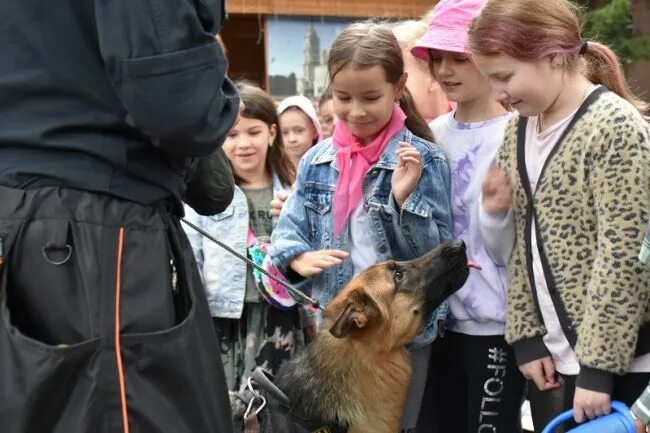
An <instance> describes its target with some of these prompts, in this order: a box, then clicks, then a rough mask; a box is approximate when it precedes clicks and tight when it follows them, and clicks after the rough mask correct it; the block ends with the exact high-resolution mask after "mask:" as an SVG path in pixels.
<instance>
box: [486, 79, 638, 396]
mask: <svg viewBox="0 0 650 433" xmlns="http://www.w3.org/2000/svg"><path fill="white" fill-rule="evenodd" d="M525 120H526V119H525V118H522V117H520V116H513V118H512V119H511V120H510V122H509V124H508V126H507V128H506V133H505V138H504V143H503V145H502V147H501V149H500V150H499V152H498V155H497V161H498V162H499V164H500V165H501V166H502V167H503V168H504V169H505V170H506V171H507V172H508V174H509V175H510V178H511V180H512V182H513V189H514V207H513V209H514V213H515V221H516V223H515V226H516V241H515V246H514V250H513V253H512V255H511V258H510V261H509V264H508V274H509V275H508V279H509V289H508V301H507V311H506V339H507V341H508V342H509V343H511V344H513V345H514V347H515V351H516V353H517V360H518V362H519V363H520V364H522V363H524V362H528V361H531V360H533V359H539V358H541V357H543V356H546V355H548V351H547V350H546V348H545V346H544V344H543V342H542V337H543V336H544V334H545V333H546V330H545V328H544V323H543V321H542V318H541V313H540V311H539V307H538V304H537V295H536V292H535V287H534V284H533V282H531V276H532V263H531V262H532V260H531V259H530V257H531V256H530V252H529V249H530V236H529V234H530V229H529V226H530V224H531V220H532V215H533V212H534V217H535V221H536V224H537V236H538V241H539V245H540V253H541V256H542V264H543V267H544V274H545V276H546V280H547V283H548V287H549V292H550V293H551V297H552V298H553V300H554V305H555V307H556V311H557V313H558V317H559V318H560V323H561V324H562V328H563V330H564V333H565V335H566V336H567V339H568V340H569V342H570V343H571V344H572V346H574V350H575V352H576V356H577V358H578V361H579V363H580V365H581V375H583V371H584V373H585V374H587V373H588V372H590V371H592V372H596V373H604V374H605V375H609V376H611V374H612V373H614V374H623V373H625V372H626V370H627V367H628V365H629V363H630V361H631V360H632V359H633V357H634V356H635V353H636V354H637V355H638V354H642V353H648V352H650V326H649V325H650V302H649V299H650V268H649V267H644V266H643V265H642V264H641V263H640V262H639V260H638V258H637V253H638V251H639V246H640V245H641V242H642V240H643V236H644V230H645V224H646V223H647V221H648V217H649V216H650V128H649V126H648V123H647V122H646V121H645V120H644V118H643V117H642V116H641V115H640V114H639V113H638V111H637V110H636V109H634V107H632V106H631V105H630V104H629V103H627V101H625V100H623V99H622V98H620V97H619V96H617V95H616V94H614V93H613V92H609V91H607V89H605V88H604V87H601V88H599V89H597V90H595V91H594V92H593V93H592V94H591V95H590V96H589V97H588V98H587V100H585V102H584V103H583V105H582V107H581V108H580V109H579V110H578V112H577V113H576V115H575V116H574V119H573V123H572V124H570V125H569V126H568V127H567V131H566V132H565V135H564V139H561V142H560V143H559V144H558V145H557V146H556V147H555V149H554V150H553V152H552V153H551V155H550V156H549V159H548V160H547V162H546V166H545V168H544V170H543V172H542V174H541V176H540V179H539V182H538V185H537V189H536V192H535V194H534V195H533V197H532V198H531V199H529V193H528V192H527V190H528V178H527V174H526V168H525V167H526V166H525V160H524V141H525ZM522 128H523V129H522ZM518 135H519V136H520V138H519V140H518ZM611 378H612V379H613V376H611ZM579 380H580V379H579ZM592 389H593V388H592Z"/></svg>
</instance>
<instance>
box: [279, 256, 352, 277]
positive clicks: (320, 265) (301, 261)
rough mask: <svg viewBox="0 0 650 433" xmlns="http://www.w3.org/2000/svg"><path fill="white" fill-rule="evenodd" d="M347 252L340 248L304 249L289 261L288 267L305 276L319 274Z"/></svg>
mask: <svg viewBox="0 0 650 433" xmlns="http://www.w3.org/2000/svg"><path fill="white" fill-rule="evenodd" d="M348 256H349V254H348V253H347V252H345V251H341V250H319V251H306V252H304V253H302V254H300V255H298V256H296V258H295V259H293V260H292V261H291V263H289V267H290V268H291V269H293V270H294V271H296V272H297V273H299V274H300V275H302V276H303V277H305V278H309V277H313V276H315V275H318V274H320V273H321V272H323V271H324V270H325V269H329V268H331V267H333V266H338V265H340V264H341V263H343V259H345V258H347V257H348Z"/></svg>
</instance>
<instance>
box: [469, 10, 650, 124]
mask: <svg viewBox="0 0 650 433" xmlns="http://www.w3.org/2000/svg"><path fill="white" fill-rule="evenodd" d="M579 16H580V11H579V9H578V7H577V6H576V5H574V4H573V3H571V2H569V1H567V0H544V1H538V0H488V2H487V3H486V5H485V7H484V8H483V10H482V11H481V13H480V14H479V16H477V17H476V18H475V19H474V22H473V23H472V25H471V27H470V30H469V46H470V48H471V50H472V52H474V53H478V54H480V55H484V56H494V55H498V54H502V53H503V54H507V55H509V56H511V57H514V58H515V59H520V60H524V61H534V60H539V59H542V58H544V57H548V56H555V55H561V56H564V58H565V59H566V63H567V67H568V68H570V69H571V70H575V71H578V72H580V73H582V74H583V75H584V76H585V77H587V79H589V81H591V82H593V83H596V84H602V85H604V86H605V87H607V88H608V89H609V90H611V91H613V92H615V93H617V94H618V95H619V96H621V97H622V98H624V99H626V100H627V101H628V102H630V103H631V104H632V105H633V106H634V107H635V108H636V109H637V110H638V111H639V112H640V113H641V114H642V115H647V114H648V104H646V103H645V102H643V101H642V100H641V99H639V98H637V97H636V96H635V95H634V94H633V93H632V91H631V90H630V88H629V87H628V85H627V82H626V81H625V75H624V73H623V68H622V67H621V64H620V61H619V59H618V57H617V56H616V54H615V53H614V52H613V51H612V50H611V49H610V48H609V47H607V46H606V45H603V44H601V43H599V42H596V41H584V40H583V39H582V37H581V35H580V31H581V26H580V19H579ZM585 42H586V45H584V43H585Z"/></svg>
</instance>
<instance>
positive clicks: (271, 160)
mask: <svg viewBox="0 0 650 433" xmlns="http://www.w3.org/2000/svg"><path fill="white" fill-rule="evenodd" d="M237 90H238V91H239V96H240V98H241V100H242V102H243V103H244V106H245V108H244V112H243V113H242V117H245V118H247V119H257V120H261V121H262V122H264V123H266V124H267V125H268V127H269V128H270V127H271V126H273V125H275V127H276V130H277V134H276V135H275V140H274V141H273V146H271V147H270V148H269V151H268V152H267V154H266V169H267V170H268V171H269V172H271V173H273V174H275V175H277V176H278V177H279V178H280V181H282V183H283V184H284V185H286V186H289V185H292V184H293V182H294V180H295V178H296V171H295V169H294V168H293V165H292V164H291V162H290V161H289V159H288V158H287V157H286V155H285V153H284V145H283V144H282V134H281V133H280V125H279V123H278V112H277V110H276V108H275V103H274V102H273V99H271V97H270V96H269V94H268V93H266V92H265V91H264V90H262V89H260V88H259V87H257V86H254V85H252V84H250V83H248V82H245V81H239V82H237ZM235 182H236V183H239V182H240V179H238V178H237V176H235Z"/></svg>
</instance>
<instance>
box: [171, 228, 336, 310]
mask: <svg viewBox="0 0 650 433" xmlns="http://www.w3.org/2000/svg"><path fill="white" fill-rule="evenodd" d="M181 221H182V222H183V223H184V224H185V225H188V226H189V227H191V228H193V229H194V230H196V231H197V232H199V233H201V235H203V236H204V237H206V238H208V239H210V240H211V241H212V242H214V243H215V244H217V245H219V246H220V247H221V248H223V249H224V250H226V251H228V252H229V253H230V254H232V255H233V256H235V257H237V258H238V259H240V260H243V261H244V262H246V263H248V264H249V265H251V266H252V267H254V268H255V269H257V270H258V271H260V272H261V273H263V274H264V275H266V276H267V277H269V278H270V279H272V280H273V281H275V282H276V283H278V284H280V285H281V286H283V287H284V288H285V289H287V290H288V291H289V292H290V293H291V294H292V295H294V296H297V297H298V298H300V299H302V301H303V302H306V303H307V304H309V305H311V306H312V307H314V308H316V309H319V310H322V311H324V310H325V309H324V308H323V307H322V306H321V305H320V303H319V302H318V301H317V300H315V299H314V298H310V297H309V296H307V295H305V294H304V293H302V292H301V291H300V290H298V289H296V288H295V287H293V286H292V285H291V284H288V283H286V282H284V281H282V280H280V279H278V278H276V277H275V276H273V275H271V274H270V273H269V272H268V271H267V270H266V269H264V268H262V267H261V266H258V265H257V263H255V262H253V261H252V260H250V259H249V258H248V257H246V256H243V255H241V254H239V253H238V252H237V251H235V250H233V249H232V248H231V247H230V246H228V245H226V244H224V243H223V242H221V241H220V240H219V239H217V238H215V237H214V236H212V235H211V234H210V233H209V232H207V231H205V230H203V229H202V228H201V227H199V226H197V225H196V224H194V223H191V222H189V221H188V220H186V219H185V218H181ZM303 305H304V304H303Z"/></svg>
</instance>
